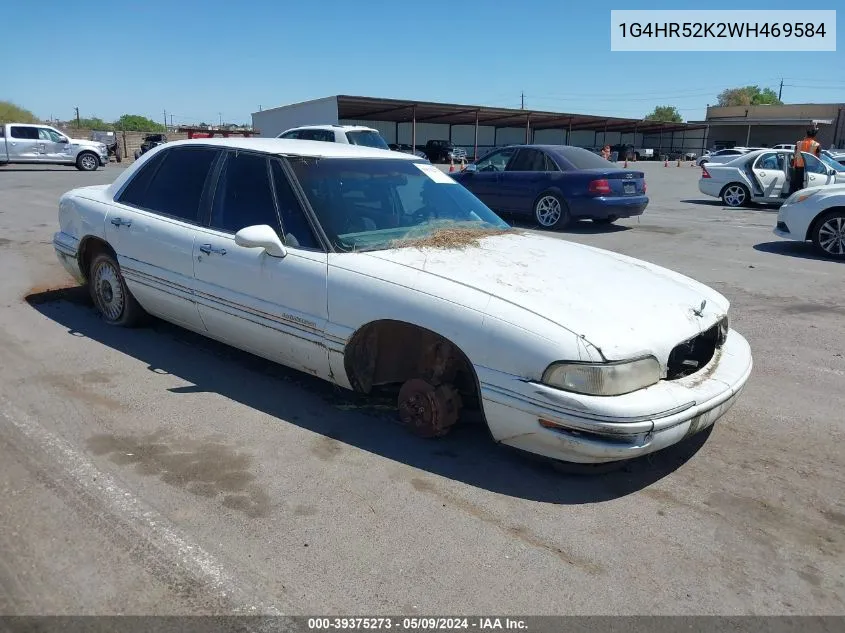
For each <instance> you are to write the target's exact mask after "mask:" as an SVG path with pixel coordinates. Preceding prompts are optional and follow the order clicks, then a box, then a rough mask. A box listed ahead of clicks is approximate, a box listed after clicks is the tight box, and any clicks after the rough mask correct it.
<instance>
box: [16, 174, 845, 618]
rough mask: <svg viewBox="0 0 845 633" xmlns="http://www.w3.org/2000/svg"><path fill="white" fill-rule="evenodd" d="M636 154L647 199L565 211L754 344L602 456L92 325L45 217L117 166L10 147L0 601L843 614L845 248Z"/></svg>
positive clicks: (205, 346)
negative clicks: (655, 267)
mask: <svg viewBox="0 0 845 633" xmlns="http://www.w3.org/2000/svg"><path fill="white" fill-rule="evenodd" d="M637 166H642V167H643V168H644V169H645V171H646V172H647V179H648V185H649V195H650V196H651V204H650V206H649V208H648V209H647V211H646V213H645V215H644V216H642V218H640V219H632V220H623V221H620V222H619V223H618V225H617V226H612V227H609V228H608V227H597V226H593V225H590V224H589V223H585V224H584V225H583V226H576V227H573V228H572V229H570V230H567V231H565V232H562V233H560V234H558V236H559V237H560V239H564V240H573V241H576V242H582V243H585V244H591V245H595V246H599V247H602V248H607V249H610V250H614V251H618V252H621V253H624V254H626V255H631V256H634V257H639V258H641V259H645V260H648V261H651V262H655V263H657V264H660V265H663V266H667V267H669V268H672V269H674V270H677V271H679V272H681V273H684V274H687V275H689V276H691V277H694V278H695V279H697V280H699V281H702V282H704V283H706V284H709V285H711V286H713V287H715V288H716V289H718V290H719V291H721V292H722V293H724V294H725V295H726V296H727V297H728V298H729V299H730V300H731V302H732V305H733V308H732V324H733V327H734V328H736V329H737V330H738V331H740V332H741V333H742V334H743V335H745V336H746V337H747V338H748V340H749V342H750V344H751V346H752V351H753V353H754V359H755V369H754V372H753V374H752V377H751V379H750V381H749V383H748V387H747V388H746V390H745V392H744V394H743V396H742V398H741V399H740V401H739V402H738V403H737V404H736V406H735V407H734V408H733V409H732V410H731V411H730V412H729V413H728V414H727V416H725V417H724V418H723V419H721V420H720V421H719V422H718V423H717V424H716V426H715V428H714V429H713V430H712V432H708V433H705V434H702V435H700V436H696V437H694V438H692V440H691V441H688V442H687V443H685V444H682V445H679V446H677V447H675V448H673V449H670V450H667V451H664V452H663V453H660V454H657V455H654V456H652V457H650V458H645V459H642V460H638V461H635V462H632V463H631V464H629V465H628V466H626V467H625V468H624V469H622V470H619V471H617V472H613V473H608V474H605V475H598V476H575V475H571V474H565V473H561V472H558V471H556V470H554V469H553V468H551V467H550V466H549V465H548V464H546V463H544V462H542V461H540V460H533V459H529V458H527V457H525V456H523V455H520V454H516V453H514V452H513V451H510V450H508V449H506V448H503V447H500V446H497V445H494V444H493V443H492V441H491V440H490V439H489V436H488V435H487V433H486V431H485V429H483V428H482V427H479V426H473V425H468V426H465V427H463V428H461V427H458V428H456V429H455V431H454V432H453V434H451V435H450V436H449V437H447V438H444V439H442V440H438V441H426V440H421V439H415V438H413V437H410V436H409V435H407V434H406V433H405V432H404V431H403V430H402V429H401V428H400V427H399V426H398V425H397V424H396V422H395V412H394V411H392V410H390V407H389V404H385V403H382V402H378V401H374V400H367V399H360V398H356V397H353V396H352V395H351V394H348V393H346V392H342V391H338V390H336V389H333V388H332V387H331V386H329V385H327V384H326V383H322V382H320V381H317V380H315V379H312V378H310V377H308V376H305V375H302V374H298V373H296V372H293V371H288V370H286V369H285V368H282V367H278V366H273V365H271V364H270V363H267V362H265V361H262V360H259V359H256V358H254V357H251V356H249V355H247V354H243V353H240V352H237V351H235V350H233V349H231V348H227V347H225V346H223V345H220V344H217V343H213V342H211V341H209V340H206V339H203V338H201V337H199V336H196V335H193V334H190V333H188V332H186V331H184V330H180V329H179V328H177V327H174V326H170V325H167V324H164V323H154V324H153V325H152V326H151V327H148V328H145V329H140V330H134V331H132V330H122V329H118V328H112V327H109V326H106V325H104V324H103V323H102V321H100V320H99V319H98V318H97V315H96V313H95V311H94V309H93V307H92V306H91V304H90V301H89V300H88V298H87V295H86V292H85V290H84V289H79V288H74V287H73V285H72V283H71V281H70V279H69V278H68V277H67V275H66V274H65V273H64V270H63V269H62V268H61V266H60V264H59V263H58V261H57V260H56V257H55V255H54V253H53V249H52V245H51V238H52V235H53V233H54V231H55V230H56V211H57V199H58V196H59V195H60V194H61V193H63V192H64V191H67V190H68V189H71V188H73V187H76V186H82V185H86V184H98V183H106V182H110V181H112V180H113V179H114V178H115V177H116V175H117V174H118V173H119V168H118V167H116V166H109V167H108V168H106V169H104V170H101V171H97V172H95V173H82V172H78V171H76V170H75V169H72V168H65V167H56V168H41V167H36V168H32V169H22V168H17V167H4V168H2V169H0V270H2V272H3V275H2V281H0V305H2V310H0V508H2V510H0V614H188V613H190V614H199V613H284V614H301V615H315V614H339V613H346V614H444V615H449V614H486V613H496V614H507V613H514V614H538V615H539V614H645V613H650V614H731V615H735V614H794V615H802V614H845V500H843V497H845V467H843V466H845V451H843V448H842V447H843V441H844V440H845V433H843V431H844V430H845V414H843V410H845V395H843V394H845V391H844V390H843V385H845V304H843V295H845V293H843V289H845V264H843V263H839V262H833V261H826V260H822V259H819V258H817V257H816V256H815V255H814V254H813V252H812V249H811V246H810V245H809V244H806V245H805V244H795V243H790V242H784V241H782V240H779V239H778V238H777V237H775V236H774V235H773V234H772V228H773V225H774V223H775V215H776V214H775V212H774V211H773V210H770V209H764V208H755V209H742V210H730V209H726V208H723V207H722V206H721V205H720V203H719V202H718V201H716V200H713V199H705V198H704V196H702V195H701V194H699V193H698V190H697V187H696V181H697V178H698V173H699V170H698V169H693V168H690V167H689V166H688V165H685V166H684V167H675V166H674V165H673V166H671V167H669V168H665V167H663V165H662V164H661V163H652V164H643V163H638V165H637ZM537 274H542V271H537ZM572 274H573V275H589V274H590V271H589V270H583V269H579V268H578V267H577V266H573V269H572ZM607 291H608V292H612V291H613V288H612V285H608V288H607ZM619 318H620V319H624V318H625V307H624V306H621V307H620V313H619Z"/></svg>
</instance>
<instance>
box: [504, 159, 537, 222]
mask: <svg viewBox="0 0 845 633" xmlns="http://www.w3.org/2000/svg"><path fill="white" fill-rule="evenodd" d="M547 170H548V166H547V159H546V154H545V153H544V152H542V151H540V150H538V149H535V148H533V147H523V148H520V149H519V151H518V152H517V153H516V156H514V157H513V159H512V160H511V161H510V162H509V163H508V165H507V168H506V169H505V171H504V172H503V173H502V174H501V180H500V183H499V191H500V194H499V195H500V198H501V204H502V210H503V211H509V212H511V213H523V214H526V213H532V212H533V210H534V199H535V198H536V197H537V195H538V194H539V193H540V191H541V190H543V189H545V188H546V183H547V181H548V171H547Z"/></svg>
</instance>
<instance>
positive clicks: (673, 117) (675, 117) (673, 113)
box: [645, 106, 684, 123]
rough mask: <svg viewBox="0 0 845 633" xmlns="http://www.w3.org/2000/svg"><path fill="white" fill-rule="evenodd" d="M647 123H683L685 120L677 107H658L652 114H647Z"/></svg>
mask: <svg viewBox="0 0 845 633" xmlns="http://www.w3.org/2000/svg"><path fill="white" fill-rule="evenodd" d="M645 118H646V120H647V121H666V122H668V123H681V122H682V121H683V120H684V118H683V117H682V116H681V113H680V112H678V108H676V107H675V106H656V107H655V108H654V110H653V111H652V112H651V113H650V114H646V115H645Z"/></svg>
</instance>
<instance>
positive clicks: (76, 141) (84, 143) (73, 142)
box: [70, 138, 105, 147]
mask: <svg viewBox="0 0 845 633" xmlns="http://www.w3.org/2000/svg"><path fill="white" fill-rule="evenodd" d="M70 143H71V145H78V146H80V147H101V146H103V145H105V143H101V142H100V141H89V140H88V139H86V138H72V139H70Z"/></svg>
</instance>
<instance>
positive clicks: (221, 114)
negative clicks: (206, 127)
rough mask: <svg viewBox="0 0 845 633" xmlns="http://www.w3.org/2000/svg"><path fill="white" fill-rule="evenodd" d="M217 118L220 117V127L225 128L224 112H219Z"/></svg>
mask: <svg viewBox="0 0 845 633" xmlns="http://www.w3.org/2000/svg"><path fill="white" fill-rule="evenodd" d="M217 116H218V117H220V127H223V113H222V112H218V113H217Z"/></svg>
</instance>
